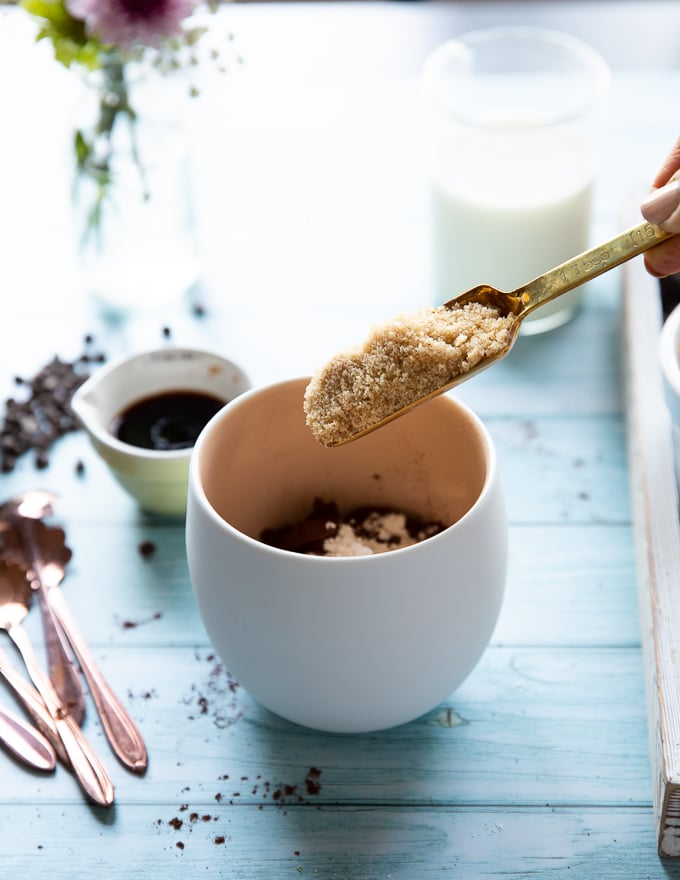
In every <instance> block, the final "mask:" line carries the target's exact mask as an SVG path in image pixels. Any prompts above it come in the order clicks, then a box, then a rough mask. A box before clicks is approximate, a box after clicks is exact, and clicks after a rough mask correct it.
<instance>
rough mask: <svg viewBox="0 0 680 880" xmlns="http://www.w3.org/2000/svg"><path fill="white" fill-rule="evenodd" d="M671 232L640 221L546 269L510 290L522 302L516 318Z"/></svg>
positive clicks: (611, 267)
mask: <svg viewBox="0 0 680 880" xmlns="http://www.w3.org/2000/svg"><path fill="white" fill-rule="evenodd" d="M671 234H672V233H670V232H666V231H665V230H663V229H661V228H660V227H659V226H654V225H653V224H652V223H641V224H640V225H639V226H633V227H631V228H630V229H627V230H626V231H625V232H621V233H620V234H619V235H616V236H615V237H614V238H612V239H610V240H609V241H605V242H603V244H600V245H597V246H596V247H594V248H591V249H590V250H588V251H585V252H584V253H582V254H579V255H578V256H576V257H572V259H570V260H567V261H566V263H562V264H561V265H559V266H556V267H555V268H554V269H550V271H549V272H546V273H544V274H543V275H540V276H539V277H538V278H535V279H534V280H533V281H530V282H529V283H528V284H525V285H524V286H523V287H519V288H517V290H515V291H513V294H516V295H519V297H520V299H521V300H522V302H523V303H524V308H523V309H522V312H521V314H520V317H521V318H525V317H526V316H527V315H528V314H529V313H530V312H533V311H534V309H537V308H538V307H539V306H542V305H544V304H545V303H547V302H549V301H550V300H551V299H554V298H555V297H557V296H560V295H561V294H563V293H567V292H568V291H570V290H573V289H574V288H575V287H579V285H581V284H584V283H585V282H586V281H590V280H591V279H592V278H597V276H598V275H602V274H603V273H604V272H608V271H609V270H610V269H613V268H614V267H615V266H619V265H621V263H625V262H626V261H627V260H630V259H632V258H633V257H635V256H637V255H638V254H641V253H643V252H644V251H647V250H649V249H650V248H652V247H654V246H655V245H657V244H659V243H660V242H662V241H663V240H664V239H666V238H670V236H671Z"/></svg>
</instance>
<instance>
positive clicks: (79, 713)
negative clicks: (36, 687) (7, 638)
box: [34, 578, 85, 724]
mask: <svg viewBox="0 0 680 880" xmlns="http://www.w3.org/2000/svg"><path fill="white" fill-rule="evenodd" d="M34 589H35V590H36V592H37V594H38V603H39V606H40V611H41V613H42V622H43V632H44V634H45V650H46V652H47V668H48V671H49V672H48V674H49V677H50V681H51V682H52V686H53V687H54V689H55V691H56V692H57V693H58V694H59V699H60V700H61V702H62V703H63V704H64V705H65V706H66V708H67V709H68V712H69V715H70V716H71V717H72V718H73V720H74V721H75V722H76V723H77V724H82V723H83V719H84V717H85V695H84V693H83V688H82V685H81V683H80V679H79V678H78V672H77V670H76V668H75V666H74V664H73V660H72V658H71V655H70V654H69V650H68V647H67V646H66V645H65V644H64V641H63V637H62V634H61V632H60V631H59V627H58V626H57V624H56V621H55V619H54V615H53V613H52V609H51V608H50V606H49V604H48V601H47V598H46V590H45V588H44V587H43V585H42V583H41V582H40V579H39V578H38V585H37V586H36V587H35V588H34Z"/></svg>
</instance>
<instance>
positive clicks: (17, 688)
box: [0, 651, 71, 767]
mask: <svg viewBox="0 0 680 880" xmlns="http://www.w3.org/2000/svg"><path fill="white" fill-rule="evenodd" d="M0 674H2V676H3V678H4V679H5V681H6V682H7V684H8V685H9V686H10V687H11V688H12V690H13V691H14V693H15V694H16V696H17V697H18V699H19V700H20V701H21V703H22V704H23V706H24V708H25V709H26V711H27V712H28V714H29V715H30V716H31V718H32V719H33V721H34V723H35V725H36V727H37V728H38V730H40V732H41V733H42V734H43V735H44V736H45V737H46V738H47V739H48V740H49V741H50V743H52V746H53V747H54V750H55V751H56V753H57V756H58V757H59V760H60V761H61V762H62V763H63V764H65V765H66V766H67V767H70V764H71V762H70V761H69V758H68V755H67V754H66V751H65V749H64V746H63V744H62V742H61V740H60V739H59V734H58V732H57V726H56V724H55V723H54V720H53V719H52V716H51V715H50V713H49V712H48V711H47V707H46V706H45V704H44V702H43V700H42V697H41V696H40V694H39V693H38V691H37V690H36V689H35V688H34V687H33V686H32V685H31V684H30V683H29V682H28V681H27V680H26V679H25V678H24V676H23V675H21V674H20V673H19V672H18V671H17V670H16V669H15V667H14V666H13V665H12V663H11V662H10V659H9V657H8V656H7V655H6V654H5V652H4V651H0Z"/></svg>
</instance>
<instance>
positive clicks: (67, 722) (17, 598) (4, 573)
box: [0, 560, 114, 807]
mask: <svg viewBox="0 0 680 880" xmlns="http://www.w3.org/2000/svg"><path fill="white" fill-rule="evenodd" d="M30 602H31V586H30V584H29V583H28V579H27V577H26V572H25V571H24V570H23V569H22V568H21V567H20V566H18V565H16V564H14V563H12V562H7V561H6V560H0V628H2V629H4V630H5V631H6V632H7V634H8V635H9V637H10V638H11V639H12V641H13V642H14V644H15V645H16V647H17V648H18V649H19V652H20V653H21V656H22V659H23V661H24V664H25V666H26V669H27V671H28V674H29V676H30V678H31V680H32V682H33V684H34V685H35V686H36V688H37V689H38V691H39V693H40V696H41V697H42V699H43V702H44V703H45V706H46V708H47V711H48V712H49V714H50V716H51V717H52V720H53V721H54V724H55V726H56V728H57V732H58V733H59V738H60V739H61V741H62V743H63V746H64V749H65V751H66V753H67V755H68V757H69V760H70V762H71V769H72V770H73V773H74V774H75V776H76V778H77V780H78V782H79V783H80V786H81V788H82V789H83V791H84V792H85V793H86V794H87V795H88V797H90V798H91V800H93V801H94V802H95V803H97V804H100V805H101V806H104V807H110V806H111V805H112V804H113V798H114V790H113V784H112V782H111V780H110V778H109V776H108V774H107V772H106V770H105V769H104V766H103V764H102V763H101V761H100V760H99V758H98V757H97V755H96V754H95V752H94V750H93V749H92V746H91V745H90V744H89V743H88V741H87V740H86V739H85V737H84V736H83V733H82V731H81V730H80V728H79V727H78V725H77V724H76V723H75V721H74V720H73V718H72V717H71V716H70V715H69V714H68V710H67V709H66V707H65V706H64V705H63V703H62V702H61V700H60V698H59V695H58V694H57V692H56V691H55V689H54V687H53V686H52V683H51V682H50V680H49V678H48V677H47V675H46V674H45V673H44V672H43V671H42V669H41V667H40V665H39V663H38V661H37V658H36V656H35V653H34V651H33V647H32V645H31V642H30V640H29V638H28V635H27V633H26V630H25V629H24V628H23V626H22V625H21V624H22V621H23V620H24V618H25V617H26V615H27V614H28V609H29V606H30Z"/></svg>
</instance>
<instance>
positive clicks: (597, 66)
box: [421, 25, 613, 130]
mask: <svg viewBox="0 0 680 880" xmlns="http://www.w3.org/2000/svg"><path fill="white" fill-rule="evenodd" d="M497 39H504V40H514V41H516V40H518V39H523V40H531V41H534V42H543V43H546V44H553V45H554V46H556V47H557V46H559V47H561V48H565V49H567V50H569V52H570V53H571V54H573V55H574V56H575V57H577V58H578V59H579V61H581V62H582V63H583V68H584V70H585V71H587V72H588V73H589V74H590V75H591V77H592V88H591V89H590V90H589V93H588V97H587V99H584V100H583V101H582V102H581V103H580V105H579V107H578V108H577V109H572V110H569V111H567V112H559V110H558V109H557V108H555V110H554V112H553V114H552V115H551V116H549V117H546V118H545V119H542V120H540V121H538V122H536V123H535V124H534V125H528V124H527V125H526V126H524V127H526V128H530V127H533V128H536V129H542V128H548V127H550V126H553V125H559V124H562V123H565V122H569V121H571V120H573V119H578V118H579V117H581V116H584V115H585V114H587V113H589V112H591V111H592V110H593V108H595V107H596V106H597V104H598V103H599V102H600V101H601V100H602V99H603V98H604V96H605V95H606V93H607V92H608V90H609V87H610V85H611V81H612V76H613V74H612V69H611V66H610V65H609V63H608V62H607V61H606V59H605V58H604V57H603V56H602V54H601V53H600V52H598V51H597V49H595V48H594V47H593V46H591V45H590V44H589V43H587V42H586V41H585V40H582V39H581V38H580V37H576V36H574V35H573V34H569V33H566V32H564V31H559V30H556V29H554V28H545V27H540V26H535V25H498V26H495V27H488V28H475V29H473V30H469V31H465V32H463V33H461V34H459V35H458V36H456V37H452V38H450V39H448V40H445V41H444V42H443V43H440V44H439V45H438V46H436V47H435V48H434V49H432V50H431V52H430V53H429V54H428V56H427V57H426V58H425V61H424V63H423V67H422V70H421V83H422V87H423V90H424V92H425V95H426V96H427V98H428V100H429V101H430V103H431V105H432V106H433V107H435V108H436V109H437V110H439V111H441V112H443V113H444V114H445V115H446V116H449V117H450V118H451V119H455V121H456V122H457V123H458V124H461V125H469V126H474V127H475V128H481V129H488V130H493V129H495V128H497V126H496V125H495V124H493V123H490V122H486V123H484V122H480V121H479V120H477V119H472V118H470V117H469V116H468V115H467V114H465V113H455V112H453V110H452V107H451V105H450V104H448V103H446V102H445V101H443V100H442V99H441V97H440V96H439V95H438V91H439V89H438V87H437V83H436V78H437V77H441V73H442V71H441V70H437V67H438V66H441V65H442V62H445V60H446V58H447V56H450V55H451V53H452V52H454V51H455V54H457V55H459V56H461V57H463V56H464V55H465V54H466V53H467V54H469V53H470V51H471V50H474V49H476V48H477V47H478V46H482V45H484V44H485V43H490V42H492V41H493V40H497Z"/></svg>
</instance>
